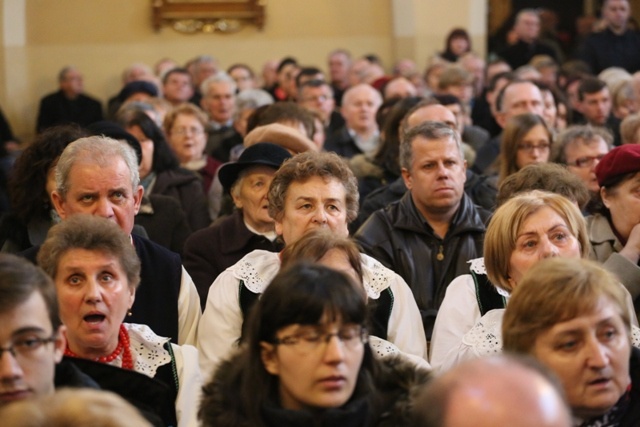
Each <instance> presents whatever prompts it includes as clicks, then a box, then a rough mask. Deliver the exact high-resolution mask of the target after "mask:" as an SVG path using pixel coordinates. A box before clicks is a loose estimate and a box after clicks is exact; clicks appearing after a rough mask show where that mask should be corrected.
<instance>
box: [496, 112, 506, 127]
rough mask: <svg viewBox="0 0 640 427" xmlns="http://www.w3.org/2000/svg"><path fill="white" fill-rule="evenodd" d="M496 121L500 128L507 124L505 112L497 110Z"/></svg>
mask: <svg viewBox="0 0 640 427" xmlns="http://www.w3.org/2000/svg"><path fill="white" fill-rule="evenodd" d="M496 122H497V123H498V124H499V125H500V127H501V128H502V129H504V128H505V126H507V113H505V112H503V111H498V112H497V113H496Z"/></svg>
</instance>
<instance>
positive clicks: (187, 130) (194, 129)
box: [171, 127, 204, 136]
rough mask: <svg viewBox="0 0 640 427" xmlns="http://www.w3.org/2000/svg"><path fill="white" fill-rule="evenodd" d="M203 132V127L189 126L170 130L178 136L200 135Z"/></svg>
mask: <svg viewBox="0 0 640 427" xmlns="http://www.w3.org/2000/svg"><path fill="white" fill-rule="evenodd" d="M203 132H204V129H201V128H197V127H190V128H177V129H173V130H172V131H171V133H173V134H176V135H179V136H185V135H188V134H191V135H200V134H202V133H203Z"/></svg>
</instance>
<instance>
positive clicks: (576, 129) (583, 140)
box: [549, 125, 613, 165]
mask: <svg viewBox="0 0 640 427" xmlns="http://www.w3.org/2000/svg"><path fill="white" fill-rule="evenodd" d="M598 138H602V140H603V141H604V142H605V143H606V144H607V147H609V149H611V145H612V144H613V136H612V135H611V133H609V132H608V131H606V130H605V129H603V128H599V127H593V126H590V125H574V126H569V127H568V128H566V129H565V130H563V131H562V132H560V134H559V135H558V136H557V137H556V140H555V142H554V143H553V145H552V152H551V158H550V159H549V161H551V162H554V163H559V164H561V165H566V164H567V155H566V148H567V146H569V145H572V144H578V143H580V144H583V145H590V144H592V143H593V142H594V141H597V139H598Z"/></svg>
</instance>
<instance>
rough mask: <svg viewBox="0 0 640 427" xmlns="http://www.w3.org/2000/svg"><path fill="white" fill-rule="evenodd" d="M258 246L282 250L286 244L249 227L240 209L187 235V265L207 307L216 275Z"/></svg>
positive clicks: (259, 247) (202, 301)
mask: <svg viewBox="0 0 640 427" xmlns="http://www.w3.org/2000/svg"><path fill="white" fill-rule="evenodd" d="M256 249H264V250H266V251H273V252H278V251H280V250H281V249H282V245H281V244H280V243H277V242H272V241H270V240H269V239H267V238H266V237H264V236H260V235H258V234H253V233H252V232H251V231H249V229H248V228H247V227H246V226H245V225H244V221H243V219H242V211H239V210H238V211H235V212H234V213H232V214H231V215H229V216H228V217H226V218H223V219H221V220H220V221H217V222H216V223H215V224H214V225H212V226H211V227H208V228H205V229H202V230H199V231H196V232H195V233H193V234H192V235H191V236H190V237H189V238H188V239H187V241H186V242H185V245H184V257H183V263H184V268H186V269H187V272H189V275H190V276H191V278H192V279H193V282H194V283H195V285H196V288H197V289H198V294H199V295H200V303H201V305H202V309H203V310H204V306H205V305H206V302H207V294H208V293H209V286H211V284H212V283H213V281H214V280H215V279H216V277H218V275H219V274H220V273H222V272H223V271H224V270H226V269H227V267H231V266H232V265H234V264H235V263H236V262H238V261H240V259H241V258H242V257H243V256H245V255H246V254H248V253H249V252H252V251H254V250H256Z"/></svg>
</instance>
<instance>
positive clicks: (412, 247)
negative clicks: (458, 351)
mask: <svg viewBox="0 0 640 427" xmlns="http://www.w3.org/2000/svg"><path fill="white" fill-rule="evenodd" d="M488 218H489V213H488V212H487V211H485V210H484V209H482V208H479V207H477V206H475V205H474V204H473V202H472V201H471V199H470V198H469V197H468V196H467V195H464V196H463V197H462V200H461V201H460V207H459V208H458V211H457V212H456V213H455V215H454V217H453V219H452V222H451V224H450V226H449V231H448V232H447V235H446V236H445V237H444V239H441V238H440V237H438V236H437V235H436V234H435V233H434V232H433V229H432V228H431V226H430V225H429V224H428V223H427V222H426V221H425V220H424V218H423V216H422V214H420V212H419V211H418V209H417V208H416V206H415V205H414V203H413V199H412V197H411V192H407V193H405V195H404V196H403V197H402V199H400V200H399V201H397V202H394V203H392V204H391V205H389V206H387V207H386V208H385V209H381V210H379V211H376V212H375V213H373V215H371V216H370V217H369V219H368V220H367V222H365V223H364V224H363V225H362V227H360V229H359V230H358V232H357V233H356V235H355V238H356V240H357V241H358V243H360V245H361V246H362V250H363V252H364V253H366V254H368V255H371V256H372V257H374V258H376V259H377V260H378V261H380V262H381V263H382V264H384V265H385V266H386V267H388V268H390V269H391V270H393V271H395V272H396V273H398V274H399V275H400V276H402V278H403V279H404V280H405V281H406V282H407V284H408V285H409V287H410V288H411V291H412V292H413V295H414V297H415V299H416V302H417V304H418V308H419V309H420V313H421V314H422V321H423V324H424V328H425V332H426V334H427V338H428V339H429V338H430V337H431V333H432V330H433V324H434V322H435V318H436V314H437V313H438V308H439V307H440V304H442V300H443V299H444V295H445V292H446V290H447V286H449V283H451V281H452V280H453V279H455V278H456V277H457V276H459V275H461V274H467V273H468V272H469V265H468V263H467V261H469V260H471V259H474V258H479V257H481V256H482V245H483V242H484V232H485V229H486V228H485V223H486V222H487V220H488Z"/></svg>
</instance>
